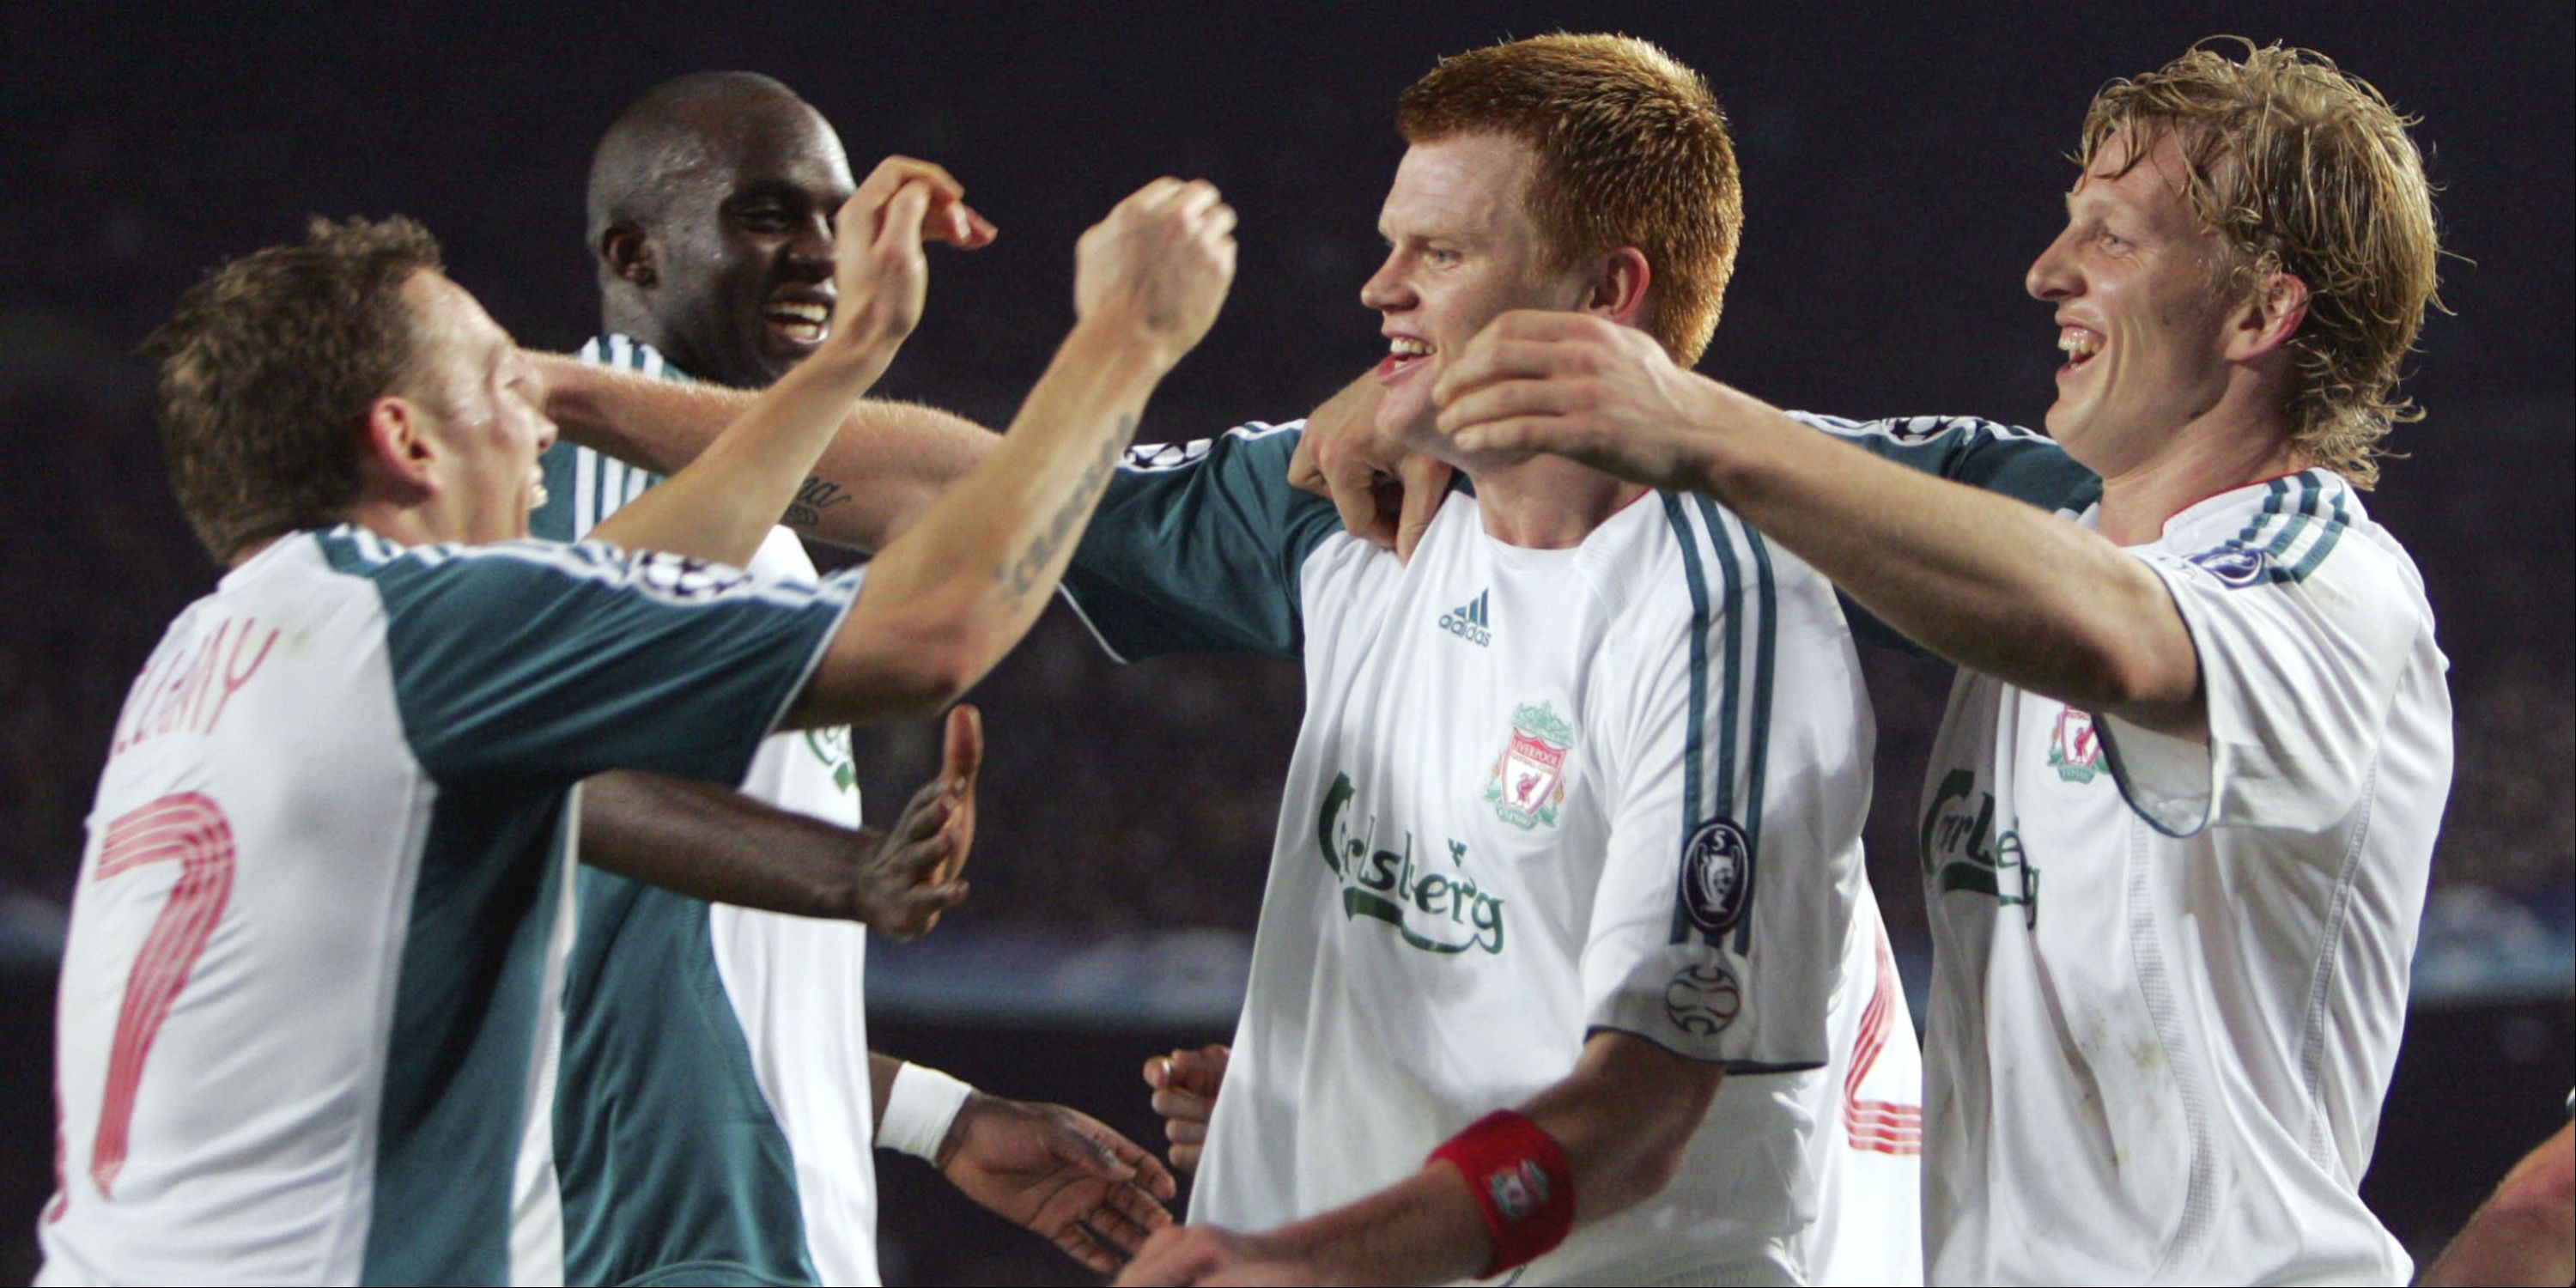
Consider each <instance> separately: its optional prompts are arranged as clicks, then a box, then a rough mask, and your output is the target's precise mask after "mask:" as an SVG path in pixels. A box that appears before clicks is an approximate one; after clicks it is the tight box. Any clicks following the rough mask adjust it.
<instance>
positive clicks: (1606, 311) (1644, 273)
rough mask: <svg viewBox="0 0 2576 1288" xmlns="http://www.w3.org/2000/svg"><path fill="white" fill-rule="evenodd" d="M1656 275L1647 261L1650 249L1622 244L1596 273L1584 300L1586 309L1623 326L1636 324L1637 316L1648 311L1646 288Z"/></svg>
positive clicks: (1584, 309) (1603, 262) (1611, 253)
mask: <svg viewBox="0 0 2576 1288" xmlns="http://www.w3.org/2000/svg"><path fill="white" fill-rule="evenodd" d="M1654 277H1655V270H1654V269H1652V268H1650V267H1648V266H1647V264H1646V252H1644V251H1641V250H1639V249H1637V248H1636V247H1634V246H1622V247H1620V248H1619V249H1617V250H1614V251H1612V252H1610V254H1609V256H1608V257H1607V258H1606V259H1604V260H1603V261H1602V263H1601V265H1600V268H1599V270H1598V271H1597V272H1596V273H1595V274H1594V276H1593V278H1592V289H1591V290H1590V291H1589V292H1588V293H1587V294H1586V295H1585V296H1584V299H1583V311H1584V312H1586V313H1590V314H1594V315H1596V316H1599V317H1604V318H1608V319H1609V320H1610V321H1613V322H1616V323H1619V324H1620V325H1622V326H1634V325H1636V323H1637V316H1638V315H1639V314H1640V313H1642V312H1644V311H1645V308H1646V287H1647V286H1648V285H1649V284H1650V283H1652V282H1653V281H1654Z"/></svg>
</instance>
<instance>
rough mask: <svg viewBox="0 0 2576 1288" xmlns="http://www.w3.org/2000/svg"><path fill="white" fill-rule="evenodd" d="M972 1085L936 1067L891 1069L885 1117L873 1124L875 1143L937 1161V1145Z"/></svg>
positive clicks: (913, 1065)
mask: <svg viewBox="0 0 2576 1288" xmlns="http://www.w3.org/2000/svg"><path fill="white" fill-rule="evenodd" d="M974 1094H975V1089H974V1088H973V1087H970V1086H968V1085H966V1084H965V1083H963V1082H959V1081H958V1080H957V1079H955V1078H952V1077H949V1076H948V1075H947V1074H944V1073H941V1072H940V1071H938V1070H937V1069H925V1068H922V1067H921V1066H920V1065H917V1064H910V1063H907V1064H905V1065H904V1066H903V1067H902V1068H899V1069H897V1070H895V1071H894V1086H893V1087H892V1088H891V1089H889V1090H888V1091H887V1092H886V1107H885V1118H884V1120H883V1121H880V1122H879V1123H878V1124H877V1144H878V1145H880V1146H883V1147H884V1148H886V1149H891V1150H899V1151H901V1152H903V1153H906V1154H910V1155H912V1156H913V1157H914V1158H919V1159H926V1160H928V1161H930V1162H932V1163H936V1162H938V1161H939V1146H940V1145H941V1144H942V1143H943V1142H945V1141H946V1140H947V1139H948V1128H949V1126H950V1125H951V1124H953V1123H955V1122H956V1121H957V1111H958V1110H960V1109H963V1108H965V1107H966V1097H968V1096H971V1095H974Z"/></svg>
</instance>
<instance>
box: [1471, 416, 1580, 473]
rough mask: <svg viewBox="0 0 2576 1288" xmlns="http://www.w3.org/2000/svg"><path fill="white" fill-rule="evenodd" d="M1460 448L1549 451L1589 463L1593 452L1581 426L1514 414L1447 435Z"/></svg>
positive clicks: (1483, 452)
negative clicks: (1504, 418) (1510, 416)
mask: <svg viewBox="0 0 2576 1288" xmlns="http://www.w3.org/2000/svg"><path fill="white" fill-rule="evenodd" d="M1450 438H1451V441H1453V442H1455V443H1457V444H1458V449H1459V450H1460V451H1463V452H1473V453H1475V454H1477V455H1480V456H1510V455H1528V454H1531V453H1537V452H1553V453H1555V454H1557V455H1559V456H1564V457H1568V458H1570V459H1573V460H1578V461H1582V462H1584V463H1585V464H1593V463H1594V461H1593V459H1592V458H1593V456H1594V455H1595V454H1594V453H1593V452H1592V451H1591V450H1590V445H1589V443H1588V441H1587V440H1586V439H1585V438H1584V436H1583V433H1582V427H1581V426H1580V425H1578V424H1577V423H1576V422H1575V421H1573V420H1570V419H1568V418H1566V417H1563V416H1515V417H1512V418H1511V419H1508V420H1493V421H1486V422H1483V423H1481V424H1476V425H1469V426H1466V427H1464V428H1462V429H1460V430H1459V431H1458V432H1457V433H1455V434H1453V435H1451V436H1450Z"/></svg>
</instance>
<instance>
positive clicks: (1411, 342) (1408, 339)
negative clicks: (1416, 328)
mask: <svg viewBox="0 0 2576 1288" xmlns="http://www.w3.org/2000/svg"><path fill="white" fill-rule="evenodd" d="M1386 351H1387V352H1389V353H1392V354H1394V355H1396V356H1397V357H1399V358H1427V357H1430V356H1431V345H1430V342H1428V341H1424V340H1416V339H1414V338H1413V337H1412V336H1409V335H1398V336H1389V337H1388V338H1387V342H1386Z"/></svg>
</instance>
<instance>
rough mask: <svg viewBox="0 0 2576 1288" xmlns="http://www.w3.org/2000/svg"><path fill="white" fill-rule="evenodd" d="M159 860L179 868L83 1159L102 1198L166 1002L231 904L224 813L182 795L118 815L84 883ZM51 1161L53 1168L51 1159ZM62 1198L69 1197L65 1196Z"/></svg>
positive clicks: (147, 947) (148, 939)
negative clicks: (93, 1135)
mask: <svg viewBox="0 0 2576 1288" xmlns="http://www.w3.org/2000/svg"><path fill="white" fill-rule="evenodd" d="M165 860H168V861H175V862H177V863H178V865H179V879H178V881H177V882H176V883H175V884H173V885H172V886H171V887H170V897H169V900H168V901H167V902H165V903H163V904H162V905H161V915H160V916H159V917H158V918H156V919H154V921H153V923H152V930H151V932H150V933H149V934H146V935H145V936H144V937H143V947H142V949H141V950H140V951H139V952H137V953H136V954H135V956H134V970H133V972H132V973H131V974H130V975H128V976H127V977H126V980H125V1002H124V1004H123V1005H122V1006H120V1007H118V1008H117V1012H116V1036H115V1039H114V1042H113V1045H111V1046H110V1047H109V1049H108V1057H107V1091H106V1094H105V1095H104V1096H102V1097H101V1098H100V1101H99V1110H98V1136H97V1138H96V1140H95V1141H94V1142H93V1143H92V1144H91V1146H90V1152H89V1174H90V1177H91V1179H93V1180H95V1181H97V1182H98V1191H99V1193H101V1194H106V1193H108V1192H109V1191H110V1188H111V1187H112V1186H113V1185H114V1184H115V1183H116V1174H117V1172H118V1171H120V1170H122V1169H123V1168H124V1166H125V1151H126V1132H127V1130H128V1129H129V1128H130V1127H132V1125H133V1123H134V1093H135V1088H136V1085H137V1084H138V1083H140V1082H141V1081H142V1078H143V1060H144V1057H145V1056H148V1055H150V1054H151V1053H152V1039H153V1038H154V1037H155V1036H157V1035H158V1034H159V1033H160V1032H161V1021H163V1020H164V1019H167V1018H169V1015H170V1006H171V1004H172V1003H173V1002H176V1001H177V1000H178V998H179V990H180V989H181V988H182V987H184V986H185V985H186V984H187V982H188V972H189V971H191V970H193V969H195V967H196V965H197V958H198V956H199V955H200V954H202V953H204V952H205V951H206V944H207V942H208V941H209V940H211V939H213V938H214V935H215V922H216V921H217V920H219V919H220V918H222V916H223V915H224V905H225V904H226V903H227V902H229V901H230V900H231V898H232V893H233V829H232V825H231V824H230V823H228V822H226V821H225V820H224V812H223V810H221V809H219V808H217V807H216V805H215V803H214V802H213V801H211V800H209V799H207V798H206V797H204V796H202V795H199V794H198V793H196V792H182V793H180V794H178V795H175V796H164V797H162V798H161V799H159V800H156V801H153V802H152V803H151V804H148V805H144V806H141V807H139V808H136V809H133V810H129V811H127V812H126V813H124V814H122V815H119V816H118V817H117V819H116V821H114V822H112V823H109V824H108V825H107V836H106V839H105V840H103V841H101V842H100V844H99V850H98V865H97V867H96V868H94V869H92V871H91V872H90V880H92V881H105V880H108V879H109V878H111V877H115V876H119V875H122V874H124V873H126V872H129V871H131V870H133V869H135V868H138V867H141V866H143V865H144V864H147V863H159V862H163V861H165ZM56 1130H57V1131H59V1130H60V1127H59V1126H57V1128H56ZM56 1158H57V1166H58V1167H59V1159H60V1154H59V1153H57V1155H56ZM59 1184H60V1178H59V1177H58V1178H57V1185H59ZM63 1193H64V1197H65V1198H68V1197H69V1191H68V1190H65V1191H64V1192H63ZM46 1215H47V1217H48V1219H51V1220H61V1219H62V1205H61V1204H60V1203H59V1202H58V1203H57V1204H56V1206H55V1208H54V1210H53V1211H52V1212H49V1213H47V1214H46Z"/></svg>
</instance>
